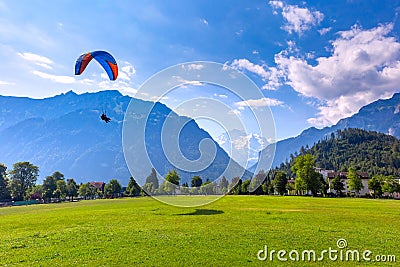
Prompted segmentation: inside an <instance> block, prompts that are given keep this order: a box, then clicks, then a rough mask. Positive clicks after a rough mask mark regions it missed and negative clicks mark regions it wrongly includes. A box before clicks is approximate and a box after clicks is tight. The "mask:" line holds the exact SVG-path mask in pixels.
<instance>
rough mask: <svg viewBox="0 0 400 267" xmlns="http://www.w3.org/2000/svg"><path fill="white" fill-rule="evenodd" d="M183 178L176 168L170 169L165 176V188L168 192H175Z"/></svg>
mask: <svg viewBox="0 0 400 267" xmlns="http://www.w3.org/2000/svg"><path fill="white" fill-rule="evenodd" d="M180 180H181V178H180V177H179V174H178V172H177V171H176V170H172V171H169V172H168V173H167V176H165V182H164V190H165V192H167V193H168V194H175V189H176V188H177V187H178V186H179V181H180Z"/></svg>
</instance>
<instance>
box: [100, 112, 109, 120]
mask: <svg viewBox="0 0 400 267" xmlns="http://www.w3.org/2000/svg"><path fill="white" fill-rule="evenodd" d="M100 118H101V119H102V120H103V121H105V122H106V123H109V122H110V121H111V119H110V118H109V117H107V114H106V113H105V112H103V114H101V116H100Z"/></svg>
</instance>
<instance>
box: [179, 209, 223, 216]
mask: <svg viewBox="0 0 400 267" xmlns="http://www.w3.org/2000/svg"><path fill="white" fill-rule="evenodd" d="M222 213H224V212H223V211H222V210H207V209H196V211H193V212H189V213H180V214H176V215H178V216H186V215H216V214H222Z"/></svg>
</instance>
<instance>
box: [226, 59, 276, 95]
mask: <svg viewBox="0 0 400 267" xmlns="http://www.w3.org/2000/svg"><path fill="white" fill-rule="evenodd" d="M230 66H231V67H232V68H233V69H236V70H247V71H249V72H252V73H255V74H257V75H258V76H260V77H261V79H262V80H263V81H264V82H266V84H265V85H264V86H263V87H262V89H266V90H276V89H277V88H278V87H279V86H281V85H282V84H281V78H282V75H283V72H282V70H280V69H277V68H276V67H268V66H267V65H257V64H254V63H252V62H250V61H249V60H247V59H235V60H233V62H232V64H231V65H230Z"/></svg>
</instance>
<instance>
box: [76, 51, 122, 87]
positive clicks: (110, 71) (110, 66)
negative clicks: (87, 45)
mask: <svg viewBox="0 0 400 267" xmlns="http://www.w3.org/2000/svg"><path fill="white" fill-rule="evenodd" d="M93 58H94V59H95V60H97V62H99V63H100V65H101V66H102V67H103V68H104V70H105V71H106V72H107V75H108V77H109V78H110V80H112V81H114V80H116V79H117V76H118V65H117V62H116V61H115V59H114V57H113V56H112V55H111V54H110V53H108V52H106V51H93V52H88V53H85V54H82V55H80V56H79V58H78V59H77V60H76V63H75V75H81V74H82V72H83V71H84V70H85V69H86V66H87V65H88V64H89V62H90V61H91V60H92V59H93Z"/></svg>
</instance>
